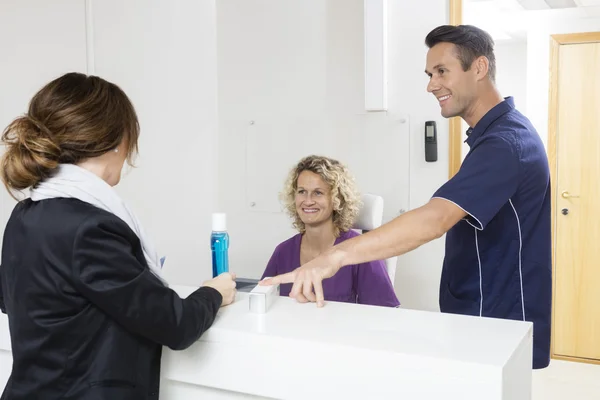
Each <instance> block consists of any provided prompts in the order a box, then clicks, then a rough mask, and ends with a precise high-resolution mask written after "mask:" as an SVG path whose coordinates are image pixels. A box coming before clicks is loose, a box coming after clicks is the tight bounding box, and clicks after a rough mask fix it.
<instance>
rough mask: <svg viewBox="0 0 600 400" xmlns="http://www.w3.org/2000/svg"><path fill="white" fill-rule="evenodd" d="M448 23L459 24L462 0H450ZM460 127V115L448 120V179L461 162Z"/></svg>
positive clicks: (461, 14) (460, 21)
mask: <svg viewBox="0 0 600 400" xmlns="http://www.w3.org/2000/svg"><path fill="white" fill-rule="evenodd" d="M449 7H450V9H449V11H450V25H461V24H462V19H463V0H450V3H449ZM461 130H462V127H461V119H460V117H452V118H450V119H449V120H448V179H450V178H452V177H453V176H454V175H455V174H456V173H457V172H458V169H459V168H460V164H461V163H462V154H461V153H462V132H461Z"/></svg>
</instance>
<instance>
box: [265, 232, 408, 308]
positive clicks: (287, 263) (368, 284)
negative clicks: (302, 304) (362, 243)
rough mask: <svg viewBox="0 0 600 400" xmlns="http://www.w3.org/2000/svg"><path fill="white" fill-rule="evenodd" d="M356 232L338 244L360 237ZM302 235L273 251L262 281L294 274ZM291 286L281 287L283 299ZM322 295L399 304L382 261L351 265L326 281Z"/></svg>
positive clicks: (347, 300)
mask: <svg viewBox="0 0 600 400" xmlns="http://www.w3.org/2000/svg"><path fill="white" fill-rule="evenodd" d="M358 235H359V233H357V232H356V231H353V230H349V231H347V232H342V233H341V234H340V236H339V237H338V238H337V239H336V241H335V244H338V243H341V242H343V241H344V240H347V239H350V238H353V237H355V236H358ZM301 242H302V235H301V234H297V235H295V236H292V237H291V238H289V239H288V240H286V241H285V242H282V243H280V244H279V245H278V246H277V247H276V248H275V251H274V252H273V255H272V256H271V259H270V260H269V263H268V264H267V268H266V269H265V272H264V273H263V276H262V278H261V279H264V278H265V277H272V276H275V275H281V274H285V273H288V272H291V271H293V270H295V269H296V268H298V267H299V266H300V243H301ZM291 290H292V284H291V283H285V284H282V285H281V286H280V294H281V296H288V295H289V294H290V291H291ZM323 294H324V295H325V300H327V301H340V302H345V303H359V304H369V305H375V306H387V307H397V306H399V305H400V302H399V301H398V298H397V297H396V294H395V293H394V287H393V285H392V283H391V281H390V277H389V275H388V273H387V270H386V268H385V263H384V262H383V261H380V260H378V261H371V262H367V263H363V264H358V265H348V266H346V267H343V268H342V269H340V270H339V272H338V273H337V274H335V275H334V276H333V277H331V278H329V279H325V280H324V281H323Z"/></svg>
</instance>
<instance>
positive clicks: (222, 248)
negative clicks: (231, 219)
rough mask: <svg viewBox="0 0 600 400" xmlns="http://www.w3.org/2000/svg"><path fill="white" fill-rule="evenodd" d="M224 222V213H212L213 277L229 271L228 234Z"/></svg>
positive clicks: (211, 246)
mask: <svg viewBox="0 0 600 400" xmlns="http://www.w3.org/2000/svg"><path fill="white" fill-rule="evenodd" d="M226 222H227V220H226V215H225V214H224V213H214V214H213V215H212V233H211V235H210V248H211V250H212V275H213V278H215V277H217V276H219V275H220V274H222V273H223V272H229V254H228V253H229V234H228V233H227V223H226Z"/></svg>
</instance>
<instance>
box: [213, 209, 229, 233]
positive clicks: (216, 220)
mask: <svg viewBox="0 0 600 400" xmlns="http://www.w3.org/2000/svg"><path fill="white" fill-rule="evenodd" d="M226 217H227V216H226V214H225V213H213V215H212V230H213V232H225V231H226V230H227V218H226Z"/></svg>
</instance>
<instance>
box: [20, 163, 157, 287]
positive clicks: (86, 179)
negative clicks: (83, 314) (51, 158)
mask: <svg viewBox="0 0 600 400" xmlns="http://www.w3.org/2000/svg"><path fill="white" fill-rule="evenodd" d="M54 198H75V199H79V200H81V201H83V202H86V203H89V204H91V205H93V206H96V207H98V208H101V209H103V210H106V211H108V212H110V213H112V214H114V215H116V216H117V217H119V218H120V219H122V220H123V221H124V222H125V223H126V224H127V225H129V227H130V228H131V230H132V231H133V232H135V234H136V235H137V237H138V238H139V239H140V242H141V244H142V250H143V251H144V257H145V258H146V262H147V263H148V267H150V271H151V272H152V273H153V274H154V275H156V276H157V277H158V279H160V280H161V282H162V283H163V284H164V285H165V286H167V283H166V281H165V280H164V279H163V278H162V274H161V268H162V266H161V260H159V258H158V254H157V253H156V251H155V250H154V247H153V246H152V243H151V242H150V240H149V238H148V236H146V235H145V234H144V230H143V229H142V225H141V224H140V221H139V220H138V219H137V217H136V216H135V215H134V213H133V212H132V211H131V210H130V209H129V207H127V205H126V204H125V202H124V201H123V200H122V199H121V197H119V195H118V194H117V192H116V191H115V190H114V189H113V188H112V187H111V186H110V185H109V184H108V183H106V182H105V181H104V180H103V179H101V178H100V177H99V176H97V175H95V174H94V173H92V172H90V171H88V170H86V169H84V168H81V167H78V166H77V165H73V164H60V165H59V167H58V171H57V173H56V174H55V175H53V176H52V177H51V178H49V179H46V180H44V181H42V182H41V183H40V184H39V185H38V186H37V187H36V188H35V189H33V188H32V189H31V200H33V201H39V200H44V199H54Z"/></svg>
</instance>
